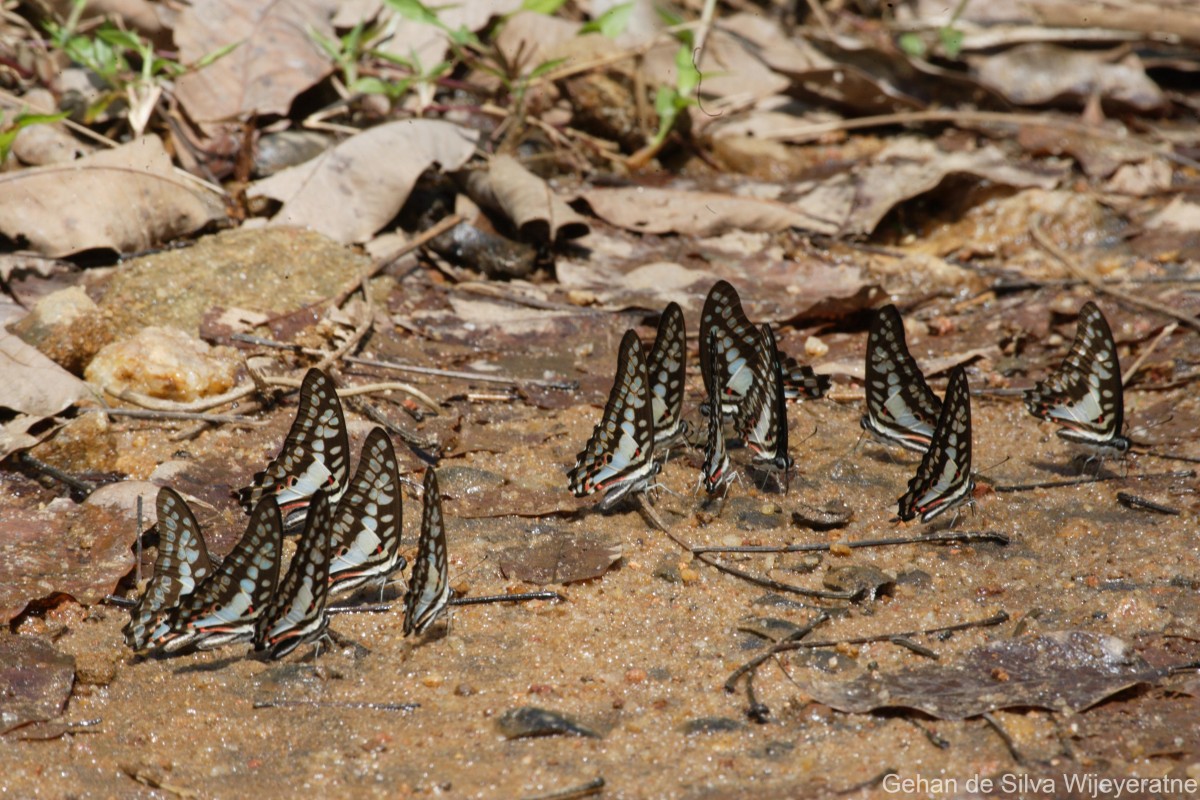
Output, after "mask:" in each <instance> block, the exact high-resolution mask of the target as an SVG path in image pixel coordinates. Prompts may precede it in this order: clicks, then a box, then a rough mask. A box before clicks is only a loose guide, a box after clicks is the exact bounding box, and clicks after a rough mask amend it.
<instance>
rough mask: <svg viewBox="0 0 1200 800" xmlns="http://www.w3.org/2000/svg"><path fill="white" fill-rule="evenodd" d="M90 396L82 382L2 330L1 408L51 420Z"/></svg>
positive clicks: (0, 347) (0, 354)
mask: <svg viewBox="0 0 1200 800" xmlns="http://www.w3.org/2000/svg"><path fill="white" fill-rule="evenodd" d="M87 393H88V391H87V385H86V384H85V383H84V382H83V381H81V380H79V379H78V378H76V377H75V376H74V375H72V374H71V373H69V372H67V371H66V370H65V369H63V368H62V367H60V366H59V365H58V364H55V363H54V362H53V361H51V360H50V359H48V358H46V357H45V356H44V355H42V354H41V353H40V352H38V351H37V350H36V349H34V348H33V347H30V346H29V345H27V344H25V342H23V341H21V340H20V339H19V338H17V337H16V336H14V335H12V334H11V333H9V332H8V331H5V330H0V408H11V409H12V410H13V411H17V412H20V413H22V414H30V415H33V416H36V417H48V416H51V415H52V414H57V413H58V412H60V411H62V410H63V409H65V408H67V407H69V406H70V405H72V404H73V403H75V402H76V401H77V400H79V399H80V398H81V397H84V396H86V395H87Z"/></svg>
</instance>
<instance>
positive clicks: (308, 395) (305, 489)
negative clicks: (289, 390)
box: [238, 368, 350, 528]
mask: <svg viewBox="0 0 1200 800" xmlns="http://www.w3.org/2000/svg"><path fill="white" fill-rule="evenodd" d="M349 473H350V439H349V437H348V436H347V434H346V417H345V415H344V414H343V413H342V403H341V401H340V400H338V396H337V389H336V387H335V386H334V385H333V381H332V380H330V379H329V376H328V375H326V374H325V373H324V372H322V371H321V370H319V369H315V368H314V369H310V370H309V371H308V372H307V373H306V374H305V376H304V381H303V382H302V383H301V385H300V405H299V407H298V408H297V410H296V421H295V422H293V423H292V428H291V430H290V431H288V435H287V438H286V439H285V440H284V443H283V449H282V450H280V451H279V455H278V456H276V457H275V460H274V461H272V462H271V463H270V464H269V465H268V466H267V468H266V469H265V470H263V471H262V472H259V473H257V474H256V475H255V476H254V482H253V483H252V484H251V485H250V486H248V487H246V488H244V489H242V490H241V491H239V492H238V499H239V500H240V501H241V503H242V506H243V507H244V508H245V509H246V510H247V511H249V510H251V509H253V508H254V507H255V506H256V505H257V504H258V501H259V500H261V499H262V498H263V497H273V498H274V499H275V502H276V503H278V504H279V507H280V508H281V509H283V515H284V521H285V523H286V525H287V527H289V528H290V527H291V526H293V525H295V524H296V523H298V522H299V521H300V519H302V518H303V512H304V510H305V508H307V506H308V502H309V498H310V497H312V495H313V493H314V492H315V491H316V490H317V489H324V490H325V493H326V494H327V495H328V499H329V501H330V502H331V503H337V501H338V500H339V499H340V498H341V496H342V493H343V492H345V490H346V481H347V478H348V477H349Z"/></svg>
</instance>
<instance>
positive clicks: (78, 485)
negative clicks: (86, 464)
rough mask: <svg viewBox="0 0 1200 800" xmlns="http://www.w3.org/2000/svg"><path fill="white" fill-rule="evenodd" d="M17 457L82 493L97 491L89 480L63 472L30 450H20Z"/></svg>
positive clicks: (35, 469) (36, 470) (32, 467)
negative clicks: (36, 456) (31, 453)
mask: <svg viewBox="0 0 1200 800" xmlns="http://www.w3.org/2000/svg"><path fill="white" fill-rule="evenodd" d="M16 459H17V460H18V461H19V462H21V463H22V464H26V465H28V466H29V467H30V468H31V469H33V470H34V471H35V472H39V473H41V474H42V475H46V476H49V477H51V478H53V479H54V480H56V481H58V482H60V483H65V484H66V485H67V486H69V487H71V488H72V489H74V490H75V491H77V492H79V493H80V494H82V495H85V496H86V495H89V494H91V493H92V492H94V491H96V486H95V484H92V483H89V482H88V481H84V480H80V479H79V478H76V477H75V476H74V475H68V474H67V473H66V472H63V471H62V470H61V469H59V468H58V467H55V466H53V465H51V464H47V463H46V462H45V461H42V460H41V459H40V458H35V457H34V456H32V455H30V454H29V452H28V451H25V450H22V451H19V452H18V453H17V454H16Z"/></svg>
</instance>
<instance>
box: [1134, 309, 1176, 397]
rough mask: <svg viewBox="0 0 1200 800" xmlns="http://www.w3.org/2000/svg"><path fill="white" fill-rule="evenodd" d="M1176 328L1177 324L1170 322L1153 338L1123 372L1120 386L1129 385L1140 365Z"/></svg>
mask: <svg viewBox="0 0 1200 800" xmlns="http://www.w3.org/2000/svg"><path fill="white" fill-rule="evenodd" d="M1178 327H1179V323H1178V322H1172V323H1171V324H1170V325H1168V326H1167V327H1165V328H1163V329H1162V330H1161V331H1159V332H1158V336H1155V337H1154V341H1153V342H1151V343H1150V346H1149V347H1147V348H1146V349H1145V350H1143V351H1142V352H1141V353H1139V354H1138V357H1137V360H1136V361H1134V362H1133V364H1131V365H1130V367H1129V369H1127V370H1125V374H1124V375H1122V376H1121V385H1122V386H1128V385H1129V379H1130V378H1132V377H1133V376H1134V375H1137V371H1138V370H1139V369H1141V368H1142V364H1144V363H1145V362H1146V359H1147V358H1149V357H1150V354H1151V353H1153V352H1154V351H1155V350H1156V349H1157V348H1158V346H1159V344H1161V343H1162V340H1163V339H1165V338H1167V337H1168V336H1170V335H1171V334H1172V333H1174V332H1175V329H1176V328H1178Z"/></svg>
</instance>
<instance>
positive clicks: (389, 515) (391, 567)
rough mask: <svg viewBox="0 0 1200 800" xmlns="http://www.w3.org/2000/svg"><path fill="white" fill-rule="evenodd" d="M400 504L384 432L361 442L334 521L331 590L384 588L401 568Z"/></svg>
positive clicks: (373, 432) (392, 453) (378, 431)
mask: <svg viewBox="0 0 1200 800" xmlns="http://www.w3.org/2000/svg"><path fill="white" fill-rule="evenodd" d="M402 512H403V498H402V496H401V494H400V478H399V476H398V469H397V465H396V451H395V449H393V447H392V440H391V439H390V438H389V437H388V435H387V433H386V432H385V431H384V430H383V428H378V427H376V428H372V429H371V432H370V433H368V434H367V439H366V441H365V442H363V446H362V454H361V455H360V456H359V459H358V469H357V470H356V471H355V473H354V477H353V478H352V479H351V481H350V485H349V487H347V489H346V493H345V494H344V495H342V499H341V502H339V503H338V506H337V511H336V512H335V513H334V515H333V527H332V534H331V539H332V559H331V561H330V565H329V590H330V591H331V592H338V593H341V592H349V591H351V590H353V589H357V588H359V587H360V586H362V585H363V584H366V583H371V582H374V583H378V584H383V583H384V582H385V581H386V580H387V578H388V576H389V575H391V574H392V573H393V572H396V571H397V570H402V569H404V567H405V561H404V557H403V556H401V555H400V534H401V520H402Z"/></svg>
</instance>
